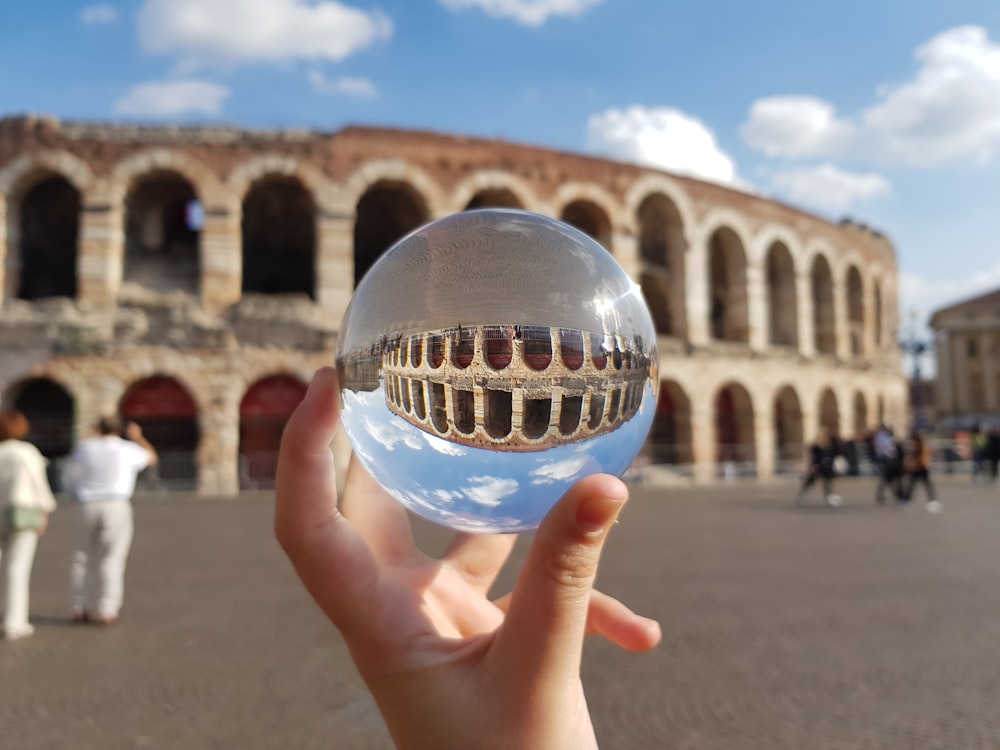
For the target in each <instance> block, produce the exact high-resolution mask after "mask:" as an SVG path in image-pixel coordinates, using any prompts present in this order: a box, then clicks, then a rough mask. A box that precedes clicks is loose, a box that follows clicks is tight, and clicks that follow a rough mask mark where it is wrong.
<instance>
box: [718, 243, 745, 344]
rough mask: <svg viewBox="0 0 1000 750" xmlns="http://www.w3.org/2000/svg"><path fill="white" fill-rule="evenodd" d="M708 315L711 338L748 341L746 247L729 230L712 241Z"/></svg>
mask: <svg viewBox="0 0 1000 750" xmlns="http://www.w3.org/2000/svg"><path fill="white" fill-rule="evenodd" d="M708 274H709V285H710V286H709V315H710V330H711V333H712V338H714V339H717V340H719V341H737V342H742V343H746V342H747V341H749V335H750V325H749V321H748V317H747V268H746V254H745V253H744V252H743V243H741V242H740V239H739V237H737V236H736V233H735V232H734V231H733V230H731V229H728V228H726V227H722V228H721V229H717V230H716V231H715V233H714V234H713V235H712V238H711V240H709V253H708Z"/></svg>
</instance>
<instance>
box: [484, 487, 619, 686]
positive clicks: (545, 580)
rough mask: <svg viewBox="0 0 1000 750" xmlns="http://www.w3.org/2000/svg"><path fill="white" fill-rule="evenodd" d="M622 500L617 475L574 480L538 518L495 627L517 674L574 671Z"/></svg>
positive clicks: (502, 652)
mask: <svg viewBox="0 0 1000 750" xmlns="http://www.w3.org/2000/svg"><path fill="white" fill-rule="evenodd" d="M627 499H628V490H627V488H626V487H625V485H624V484H623V483H622V482H621V480H619V479H616V478H615V477H612V476H609V475H607V474H597V475H594V476H590V477H586V478H584V479H582V480H580V481H579V482H577V483H576V484H575V485H573V487H571V488H570V490H569V491H568V492H567V493H566V494H565V495H563V497H562V498H561V499H560V500H559V502H558V503H556V504H555V506H553V508H552V510H551V511H549V513H548V515H547V516H546V517H545V520H544V521H542V524H541V526H540V527H539V528H538V531H537V532H536V534H535V539H534V541H533V542H532V545H531V548H530V550H529V551H528V555H527V557H526V559H525V562H524V566H523V568H522V569H521V573H520V575H519V576H518V579H517V583H516V584H515V586H514V591H513V592H512V594H511V600H510V606H509V608H508V610H507V616H506V618H505V619H504V623H503V625H502V626H501V628H500V632H499V633H498V634H497V641H496V651H495V653H496V654H497V656H498V658H502V659H503V660H504V661H505V663H507V664H508V665H509V668H510V669H513V670H515V673H517V672H521V673H522V674H524V673H527V671H522V670H530V671H533V672H535V674H536V675H537V676H538V677H539V678H542V679H544V678H546V677H551V678H554V679H557V680H562V679H569V678H571V677H573V676H575V675H577V674H578V673H579V669H580V657H581V651H582V649H583V637H584V633H585V630H586V624H587V609H588V607H589V603H590V593H591V590H592V589H593V585H594V579H595V577H596V576H597V564H598V561H599V559H600V555H601V550H602V549H603V547H604V541H605V539H607V535H608V530H609V529H610V528H611V526H612V525H613V524H614V522H615V519H616V518H617V517H618V513H619V512H620V511H621V509H622V506H623V505H624V503H625V501H626V500H627Z"/></svg>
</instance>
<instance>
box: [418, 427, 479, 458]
mask: <svg viewBox="0 0 1000 750" xmlns="http://www.w3.org/2000/svg"><path fill="white" fill-rule="evenodd" d="M420 436H421V437H422V438H423V439H424V440H425V441H427V445H429V446H430V447H431V448H433V449H434V450H436V451H437V452H438V453H440V454H442V455H445V456H464V455H465V454H466V453H468V452H469V451H468V449H467V448H466V447H465V446H462V445H459V444H458V443H453V442H451V441H450V440H445V439H444V438H439V437H438V436H437V435H431V434H430V433H429V432H423V431H421V433H420Z"/></svg>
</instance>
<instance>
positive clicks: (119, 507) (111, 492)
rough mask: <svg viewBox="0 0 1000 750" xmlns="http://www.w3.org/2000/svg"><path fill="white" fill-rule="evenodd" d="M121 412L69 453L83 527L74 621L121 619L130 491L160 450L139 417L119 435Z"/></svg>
mask: <svg viewBox="0 0 1000 750" xmlns="http://www.w3.org/2000/svg"><path fill="white" fill-rule="evenodd" d="M120 433H121V422H120V421H119V419H118V418H117V417H103V418H101V419H100V420H99V421H98V423H97V434H96V435H95V436H93V437H89V438H87V439H86V440H83V441H82V442H81V443H80V444H79V445H77V446H76V448H75V449H74V451H73V455H72V456H71V457H70V471H69V477H68V479H69V484H70V487H71V488H72V492H73V495H74V497H75V498H76V500H77V502H78V506H79V513H80V530H79V536H78V541H77V548H76V552H75V553H74V555H73V566H72V569H71V571H70V576H71V583H72V588H73V603H72V606H73V621H74V622H93V623H98V624H100V625H111V624H114V623H115V622H117V620H118V613H119V611H120V610H121V606H122V599H123V596H124V586H125V562H126V561H127V559H128V553H129V550H130V549H131V547H132V528H133V527H132V503H131V502H130V501H131V499H132V493H133V492H134V491H135V480H136V476H137V475H138V474H139V472H140V471H142V470H143V469H144V468H146V467H147V466H152V465H154V464H156V462H157V455H156V451H155V450H154V449H153V446H152V445H150V444H149V441H148V440H146V438H144V437H143V435H142V430H141V429H139V425H137V424H136V423H135V422H129V423H128V425H127V426H126V428H125V435H126V437H127V438H128V440H125V439H123V438H121V437H119V434H120Z"/></svg>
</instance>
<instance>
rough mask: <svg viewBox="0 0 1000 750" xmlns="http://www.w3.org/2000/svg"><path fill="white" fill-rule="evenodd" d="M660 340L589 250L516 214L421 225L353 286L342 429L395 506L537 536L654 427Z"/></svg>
mask: <svg viewBox="0 0 1000 750" xmlns="http://www.w3.org/2000/svg"><path fill="white" fill-rule="evenodd" d="M656 368H657V359H656V331H655V329H654V327H653V321H652V317H651V316H650V314H649V310H648V308H647V307H646V303H645V301H644V299H643V297H642V293H641V291H640V289H639V286H638V285H637V284H636V283H635V282H634V281H632V279H630V278H629V277H628V275H627V274H626V273H625V271H624V270H623V269H622V267H621V266H619V265H618V263H617V262H616V261H615V259H614V258H613V257H612V256H611V254H610V253H609V252H608V251H607V250H606V249H605V248H604V247H602V246H601V245H600V244H598V243H597V242H596V241H595V240H594V239H593V238H591V237H589V236H588V235H586V234H584V233H583V232H581V231H579V230H578V229H576V228H574V227H572V226H570V225H568V224H565V223H563V222H561V221H557V220H555V219H551V218H548V217H546V216H541V215H538V214H533V213H528V212H526V211H519V210H512V209H482V210H476V211H466V212H463V213H460V214H455V215H452V216H448V217H445V218H442V219H439V220H437V221H434V222H431V223H429V224H427V225H425V226H423V227H421V228H419V229H417V230H415V231H414V232H412V233H411V234H409V235H407V236H406V237H404V238H403V239H402V240H400V241H399V242H398V243H396V244H395V245H394V246H393V247H392V248H390V249H389V250H388V251H387V252H386V253H385V254H384V255H383V256H382V257H381V258H380V259H379V260H378V261H377V262H376V263H375V265H373V266H372V268H371V269H370V270H369V272H368V273H367V274H366V275H365V277H364V278H363V279H362V280H361V283H360V284H359V285H358V288H357V290H356V291H355V293H354V296H353V298H352V299H351V303H350V305H349V306H348V308H347V312H346V314H345V315H344V321H343V323H342V325H341V328H340V336H339V339H338V344H337V370H338V373H339V375H340V388H341V400H342V405H343V417H342V423H343V427H344V429H345V431H346V433H347V436H348V438H349V440H350V442H351V446H352V447H353V449H354V453H355V455H356V456H357V458H358V459H360V461H361V462H362V463H363V464H364V465H365V467H366V468H367V469H368V470H369V471H370V472H371V473H372V475H373V476H374V477H375V478H376V479H377V480H378V481H379V482H380V483H381V484H382V485H383V486H384V487H385V488H386V489H387V490H388V491H389V492H390V493H391V494H392V495H393V496H394V497H395V498H396V499H398V500H399V501H400V502H401V503H403V505H405V506H406V507H407V508H409V509H410V510H412V511H413V512H415V513H417V514H419V515H421V516H423V517H424V518H427V519H429V520H431V521H434V522H437V523H440V524H443V525H445V526H449V527H451V528H453V529H457V530H460V531H473V532H519V531H526V530H529V529H533V528H535V527H537V526H538V524H539V523H540V522H541V520H542V518H543V517H544V516H545V514H546V513H547V512H548V510H549V509H550V508H551V507H552V505H553V504H554V503H555V502H556V501H557V500H558V499H559V498H560V497H561V496H562V494H563V493H564V492H565V491H566V490H567V489H568V488H569V487H570V486H571V485H572V484H574V483H575V482H576V481H578V480H579V479H581V478H582V477H584V476H587V475H589V474H594V473H602V472H603V473H608V474H614V475H619V476H620V475H621V474H623V473H624V472H625V470H626V469H627V468H628V467H629V465H630V464H631V463H632V461H633V459H634V458H635V456H636V454H637V453H638V451H639V449H640V448H641V447H642V444H643V442H644V440H645V438H646V434H647V433H648V431H649V427H650V425H651V423H652V420H653V412H654V411H655V404H656V391H657V383H658V380H657V374H656Z"/></svg>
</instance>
